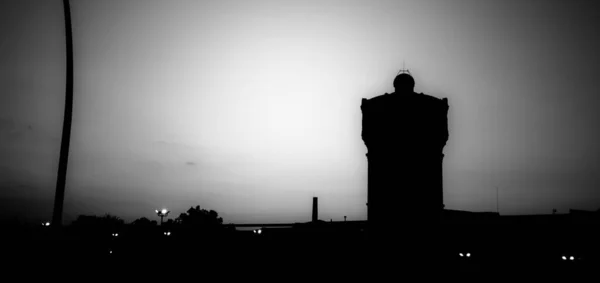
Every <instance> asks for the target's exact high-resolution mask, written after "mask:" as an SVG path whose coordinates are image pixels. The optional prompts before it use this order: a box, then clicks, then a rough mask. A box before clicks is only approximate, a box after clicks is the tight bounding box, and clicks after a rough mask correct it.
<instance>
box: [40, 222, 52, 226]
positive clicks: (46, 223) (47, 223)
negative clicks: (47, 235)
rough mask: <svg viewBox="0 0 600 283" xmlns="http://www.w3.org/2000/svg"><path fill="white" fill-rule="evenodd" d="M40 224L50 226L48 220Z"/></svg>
mask: <svg viewBox="0 0 600 283" xmlns="http://www.w3.org/2000/svg"><path fill="white" fill-rule="evenodd" d="M42 226H50V222H43V223H42Z"/></svg>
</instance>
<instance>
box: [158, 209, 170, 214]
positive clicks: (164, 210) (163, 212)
mask: <svg viewBox="0 0 600 283" xmlns="http://www.w3.org/2000/svg"><path fill="white" fill-rule="evenodd" d="M167 211H168V210H166V209H164V208H163V210H161V211H160V212H161V213H162V214H166V213H167Z"/></svg>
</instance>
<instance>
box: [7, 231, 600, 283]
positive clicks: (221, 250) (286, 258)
mask: <svg viewBox="0 0 600 283" xmlns="http://www.w3.org/2000/svg"><path fill="white" fill-rule="evenodd" d="M49 231H50V230H48V232H45V233H46V234H44V235H42V236H39V237H29V238H17V237H8V238H5V239H3V245H4V246H5V247H6V248H5V249H4V253H3V262H4V263H3V266H4V267H5V270H6V271H9V272H17V273H18V274H22V275H34V274H36V273H37V275H38V276H40V275H42V274H44V273H42V270H45V271H44V272H53V274H55V275H56V274H69V275H75V274H79V275H77V276H83V277H80V279H93V278H94V277H107V276H108V277H111V276H112V277H113V278H118V276H121V275H120V274H128V275H130V276H131V275H133V276H135V277H147V278H153V277H154V276H181V275H184V276H186V277H189V276H192V278H197V279H199V280H203V279H206V280H204V281H209V282H215V280H209V279H208V278H217V279H219V278H220V280H227V281H231V280H246V279H247V280H252V281H254V280H253V279H259V280H263V281H264V280H267V281H279V280H277V279H283V280H282V281H292V279H294V278H296V279H297V278H315V276H318V278H322V276H326V277H327V278H333V279H340V280H342V279H343V280H350V279H351V280H353V281H355V280H361V279H364V280H369V282H373V281H375V282H383V281H386V282H387V281H389V280H387V279H386V278H396V279H400V278H406V276H409V275H411V276H414V275H416V276H419V278H439V277H441V278H444V277H447V278H473V279H478V278H479V279H483V280H486V281H487V280H488V279H494V278H498V277H500V278H513V279H514V278H520V277H514V276H523V275H530V276H534V277H536V278H539V277H548V278H552V277H554V276H568V277H577V276H583V274H586V275H587V276H589V275H591V276H593V277H592V278H596V277H597V276H598V274H597V273H598V271H599V269H598V267H599V266H600V264H599V261H598V246H597V245H593V244H590V243H589V242H580V243H579V244H577V243H573V242H569V243H567V244H565V243H557V242H550V241H546V240H544V239H539V238H536V239H535V240H533V239H527V237H525V236H523V237H513V238H505V239H506V241H500V240H499V239H487V240H479V241H469V239H467V240H462V241H459V240H456V239H452V238H440V239H439V241H438V242H437V243H434V242H431V239H427V240H426V241H425V240H419V239H413V241H412V242H406V243H391V242H389V241H387V240H381V239H370V238H369V235H367V233H365V232H364V231H363V232H362V233H352V234H349V235H345V236H344V235H341V234H318V233H309V232H301V233H288V234H286V233H284V232H282V231H284V230H280V231H277V233H275V232H272V231H268V230H264V231H262V233H261V234H257V233H253V232H252V231H249V232H239V231H227V232H223V233H217V234H214V235H210V236H206V235H202V234H197V235H186V236H181V235H179V236H178V235H175V234H172V235H165V234H164V232H162V233H160V234H158V233H155V234H153V235H151V236H148V235H144V236H140V235H131V234H130V235H126V234H121V235H118V236H114V235H110V237H90V236H89V235H88V236H82V235H73V234H65V233H60V232H49ZM289 231H291V230H289ZM463 239H464V238H463ZM378 240H379V241H378ZM428 241H429V242H428ZM427 243H428V244H427ZM294 281H295V280H294ZM409 281H414V280H409ZM419 281H421V280H419Z"/></svg>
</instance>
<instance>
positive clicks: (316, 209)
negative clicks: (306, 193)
mask: <svg viewBox="0 0 600 283" xmlns="http://www.w3.org/2000/svg"><path fill="white" fill-rule="evenodd" d="M318 219H319V204H318V201H317V197H313V211H312V222H317V220H318Z"/></svg>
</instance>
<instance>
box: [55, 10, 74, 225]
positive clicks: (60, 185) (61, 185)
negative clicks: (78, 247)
mask: <svg viewBox="0 0 600 283" xmlns="http://www.w3.org/2000/svg"><path fill="white" fill-rule="evenodd" d="M63 7H64V11H65V12H64V13H65V39H66V50H67V54H66V56H67V66H66V69H67V74H66V90H65V117H64V120H63V131H62V139H61V143H60V157H59V161H58V177H57V179H56V194H55V196H54V211H53V214H52V226H53V227H61V226H62V214H63V203H64V200H65V185H66V179H67V163H68V161H69V144H70V141H71V120H72V117H73V34H72V30H71V7H70V4H69V0H63Z"/></svg>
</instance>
